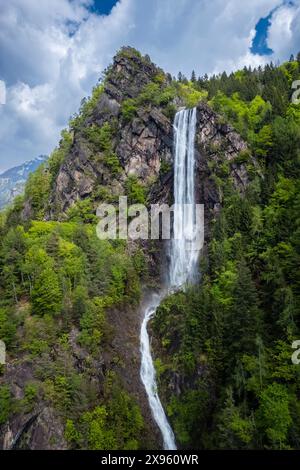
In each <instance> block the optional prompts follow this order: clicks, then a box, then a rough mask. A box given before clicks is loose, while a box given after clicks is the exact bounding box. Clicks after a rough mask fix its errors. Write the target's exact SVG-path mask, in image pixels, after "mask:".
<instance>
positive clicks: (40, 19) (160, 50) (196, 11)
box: [0, 0, 300, 170]
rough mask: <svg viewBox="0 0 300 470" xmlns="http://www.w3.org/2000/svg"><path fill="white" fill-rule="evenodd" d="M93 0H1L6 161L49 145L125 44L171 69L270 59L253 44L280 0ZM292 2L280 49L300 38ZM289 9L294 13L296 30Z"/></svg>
mask: <svg viewBox="0 0 300 470" xmlns="http://www.w3.org/2000/svg"><path fill="white" fill-rule="evenodd" d="M91 1H92V0H73V1H72V2H70V1H69V0H39V1H36V0H10V1H9V2H7V1H6V0H0V49H1V50H0V79H3V80H5V81H6V83H7V104H6V105H5V106H1V107H0V168H1V169H2V170H3V169H5V168H8V167H10V166H12V165H14V164H16V163H19V162H20V161H23V160H27V159H30V158H33V157H35V156H36V155H38V154H40V153H49V152H50V151H51V149H52V148H53V147H54V146H55V145H56V143H57V142H58V139H59V132H60V130H61V129H62V128H63V127H65V126H66V124H67V121H68V118H69V116H70V115H71V114H73V113H74V112H75V111H77V110H78V107H79V104H80V101H81V98H82V97H84V96H87V95H88V94H90V91H91V88H92V86H93V85H94V84H95V83H96V82H97V79H98V78H99V76H100V73H101V71H102V70H103V69H104V68H105V67H106V66H107V65H108V64H109V63H110V62H111V60H112V56H113V54H114V53H115V51H116V50H117V49H118V48H119V47H121V46H122V45H133V46H135V47H137V48H138V49H140V50H141V51H142V52H143V53H148V54H149V55H150V56H151V58H152V60H154V62H156V63H157V64H158V65H160V66H162V67H163V68H165V69H166V70H167V71H170V72H171V73H172V74H177V72H178V71H179V70H181V71H182V72H184V73H185V74H187V75H189V74H190V73H191V70H192V69H195V70H196V72H197V74H204V73H205V72H207V73H213V72H220V71H223V70H224V69H225V70H227V71H230V70H234V69H237V68H240V67H243V66H244V65H252V66H255V65H259V64H261V63H264V61H265V60H266V59H265V58H264V57H260V56H257V55H253V54H251V53H250V51H249V47H250V46H251V42H252V38H253V36H254V34H255V31H254V28H255V25H256V23H257V22H258V20H259V19H260V18H261V17H265V16H266V15H268V13H269V12H270V11H271V10H272V9H273V8H274V7H276V6H278V5H280V3H281V1H280V0H243V2H241V0H227V1H225V2H224V0H151V1H148V0H121V1H120V3H118V4H117V5H116V6H115V7H114V8H113V10H112V12H111V14H110V15H108V16H99V15H96V14H92V13H91V12H90V11H89V10H88V8H87V6H88V5H89V4H91ZM290 10H291V9H290V7H286V6H285V7H282V8H279V9H278V10H277V12H276V15H275V14H274V18H273V22H272V26H271V29H270V35H269V46H270V47H272V48H273V49H274V50H275V55H276V54H277V51H278V54H279V57H280V58H281V57H282V56H283V55H285V57H284V58H286V56H288V54H287V52H289V51H290V48H291V46H292V44H293V43H295V37H297V38H298V40H299V24H300V22H299V17H298V23H297V15H296V13H295V11H294V10H293V12H292V13H291V11H290ZM280 15H281V16H280ZM284 15H290V16H289V23H288V24H289V31H290V32H289V34H288V35H287V34H286V31H285V26H282V25H284V24H287V19H286V18H287V16H286V17H285V19H284ZM280 31H281V32H280ZM284 31H285V32H284ZM276 34H277V35H276ZM298 43H299V41H298ZM289 53H290V52H289Z"/></svg>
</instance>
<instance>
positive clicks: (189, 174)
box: [140, 108, 200, 450]
mask: <svg viewBox="0 0 300 470" xmlns="http://www.w3.org/2000/svg"><path fill="white" fill-rule="evenodd" d="M195 128H196V108H193V109H183V110H181V111H179V112H177V113H176V115H175V120H174V204H175V210H174V223H173V238H172V240H171V242H170V253H169V254H170V263H169V268H168V282H167V286H166V288H165V290H162V291H161V292H160V293H157V294H156V293H153V294H152V296H151V298H150V300H149V301H148V304H147V306H146V307H145V310H144V318H143V321H142V326H141V333H140V351H141V370H140V376H141V380H142V383H143V384H144V387H145V390H146V393H147V397H148V401H149V405H150V408H151V412H152V415H153V418H154V420H155V422H156V424H157V426H158V427H159V429H160V432H161V434H162V438H163V446H164V449H165V450H176V449H177V447H176V442H175V436H174V433H173V430H172V428H171V426H170V424H169V422H168V419H167V416H166V414H165V411H164V409H163V406H162V404H161V401H160V398H159V396H158V391H157V382H156V374H155V368H154V364H153V359H152V356H151V345H150V339H149V335H148V331H147V325H148V322H149V320H150V319H151V318H152V317H153V316H154V315H155V312H156V309H157V307H158V306H159V305H160V303H161V302H162V300H163V299H164V298H165V297H166V295H168V294H169V293H171V292H172V291H176V290H179V289H184V286H185V284H186V283H193V282H194V280H195V276H196V274H197V261H198V257H199V251H200V248H199V249H197V248H195V247H194V248H193V249H191V245H190V242H191V240H193V239H194V233H195V232H194V230H195V207H196V204H195V176H194V173H195V171H194V169H195V155H194V148H195Z"/></svg>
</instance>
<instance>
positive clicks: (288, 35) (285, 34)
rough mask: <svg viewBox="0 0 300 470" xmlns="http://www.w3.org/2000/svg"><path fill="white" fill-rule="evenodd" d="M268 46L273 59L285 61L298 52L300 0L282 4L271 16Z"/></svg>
mask: <svg viewBox="0 0 300 470" xmlns="http://www.w3.org/2000/svg"><path fill="white" fill-rule="evenodd" d="M268 46H269V47H270V48H271V49H273V51H274V52H275V54H274V58H276V59H277V60H279V61H283V60H287V59H288V58H289V55H290V54H292V53H294V54H297V53H298V52H299V50H300V0H294V1H293V2H288V3H284V4H282V5H281V6H280V7H279V8H278V9H276V11H275V12H274V13H273V15H272V20H271V26H270V28H269V33H268Z"/></svg>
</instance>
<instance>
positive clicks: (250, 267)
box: [0, 50, 300, 450]
mask: <svg viewBox="0 0 300 470" xmlns="http://www.w3.org/2000/svg"><path fill="white" fill-rule="evenodd" d="M123 54H126V50H124V51H123ZM136 54H139V53H138V52H137V51H136ZM129 60H130V58H129ZM110 73H111V68H108V69H107V70H106V72H105V74H104V78H103V81H102V82H101V83H100V84H98V85H97V86H96V87H95V88H94V90H93V93H92V96H91V97H90V98H88V99H86V100H84V101H83V102H82V105H81V108H80V111H79V113H78V114H77V115H75V116H73V117H72V118H71V120H70V123H69V127H68V128H67V129H65V130H64V131H63V132H62V137H61V141H60V144H59V146H58V147H57V148H56V149H55V150H54V151H53V152H52V154H51V156H50V158H49V160H47V161H46V162H45V163H44V164H42V165H41V166H40V167H39V169H38V170H37V171H36V172H35V173H33V174H32V175H31V176H30V178H29V180H28V182H27V186H26V190H25V194H24V196H20V197H17V198H16V199H15V201H14V203H13V205H12V206H11V207H9V208H8V209H7V210H6V211H5V212H2V213H1V214H0V236H1V244H0V339H1V340H3V341H4V342H5V344H6V347H7V356H8V362H9V363H12V364H14V367H23V368H24V370H25V371H27V372H28V371H30V373H29V372H28V373H27V372H26V374H25V375H26V380H25V382H24V393H23V395H22V396H21V397H20V396H16V394H14V393H13V392H12V389H11V386H10V382H9V381H6V377H7V376H6V375H5V374H6V367H7V366H5V365H2V366H0V427H1V425H5V423H7V422H8V421H9V420H10V419H11V418H12V417H14V416H16V415H18V414H20V413H23V414H24V413H25V415H27V416H30V413H32V411H33V410H34V407H35V404H36V403H37V402H39V403H42V404H43V406H44V405H45V406H46V404H47V406H51V407H52V408H53V409H54V410H55V413H56V416H57V417H58V419H59V420H60V422H61V423H62V426H63V431H62V435H63V440H64V442H65V443H66V446H67V447H68V448H71V449H92V450H95V449H109V450H110V449H119V450H127V449H143V448H151V447H152V448H153V445H155V444H154V442H153V439H154V438H153V436H152V437H151V435H150V434H151V433H149V429H148V431H145V430H146V429H147V426H148V425H147V422H146V421H145V417H144V415H143V413H142V409H141V406H142V405H141V403H140V402H139V400H138V399H137V393H138V392H136V393H135V392H134V391H133V390H132V389H129V388H128V387H126V386H125V385H124V379H123V376H122V373H119V371H120V370H121V369H122V365H120V364H121V361H122V357H121V356H122V354H121V353H119V355H118V357H115V356H114V355H113V353H112V347H111V345H112V344H113V342H114V338H115V337H116V328H117V325H115V324H114V323H113V321H112V318H114V317H113V315H114V313H113V312H115V311H119V312H124V311H130V310H131V309H132V311H134V310H135V309H137V308H138V305H139V302H140V300H141V299H142V297H143V289H144V288H145V286H147V287H149V286H150V287H152V288H153V287H158V286H159V276H158V274H157V270H155V269H154V268H153V266H151V263H150V262H149V258H150V256H151V253H152V252H153V250H155V247H153V246H150V247H149V246H139V245H138V244H136V245H134V246H131V245H130V246H128V244H127V243H126V241H124V240H111V241H109V240H99V239H98V237H97V235H96V230H95V227H96V224H97V220H98V219H97V217H96V207H97V203H98V202H99V201H103V200H104V201H108V202H113V203H114V202H116V200H117V198H118V193H117V192H116V191H115V188H114V186H113V184H108V183H103V182H101V183H99V185H98V186H97V190H96V191H94V192H93V193H92V194H91V195H89V197H85V198H82V199H81V200H78V201H77V202H76V204H74V205H73V206H72V207H70V208H69V209H68V210H67V211H66V213H65V214H64V217H60V216H61V214H62V208H61V207H60V206H57V207H50V206H51V203H50V202H49V201H51V194H52V191H53V188H54V185H55V182H56V178H57V175H58V172H59V169H60V167H61V165H62V164H63V162H64V161H65V159H66V157H67V155H68V154H69V151H70V148H71V146H72V144H73V139H74V134H76V133H77V134H79V135H80V136H82V139H84V140H85V142H87V145H88V148H89V151H90V153H91V155H92V157H91V158H92V159H93V164H95V165H102V166H103V168H104V170H103V171H104V173H105V174H107V175H110V176H109V177H111V180H112V181H113V180H118V179H119V178H121V177H122V174H123V167H122V164H121V162H120V161H119V158H118V155H117V153H116V149H115V145H114V136H115V133H116V128H117V127H118V126H121V127H122V126H126V125H127V123H129V122H131V121H132V119H134V117H135V116H136V113H137V112H138V110H140V109H141V108H145V109H146V108H147V106H150V105H151V106H152V107H160V108H161V109H163V113H164V115H165V117H166V119H170V120H172V119H173V117H174V114H175V112H176V99H177V98H178V97H180V99H181V100H184V103H185V105H186V106H187V107H193V106H196V105H197V104H198V102H199V101H202V100H203V101H205V102H206V103H207V104H208V106H210V107H211V108H212V109H213V110H214V111H216V112H217V113H218V116H219V120H220V125H222V124H223V123H230V124H231V125H232V126H233V128H234V129H235V130H236V131H237V132H238V133H239V134H240V135H241V136H242V138H243V139H244V140H245V141H246V142H247V144H248V149H249V150H247V151H245V152H243V153H241V154H240V155H239V156H238V157H237V159H238V161H236V162H235V163H243V164H244V165H245V167H246V169H247V172H248V174H249V175H250V184H249V186H248V188H247V192H246V194H245V195H244V196H242V195H240V194H239V193H238V192H237V191H236V190H235V188H234V186H233V184H232V181H231V178H230V176H229V170H230V169H229V162H228V161H226V160H224V161H223V163H222V164H219V165H217V166H216V165H215V166H214V163H213V162H210V164H211V171H212V178H213V180H214V183H215V185H216V187H217V189H218V191H219V193H220V195H221V199H222V208H221V211H220V214H219V216H218V217H215V219H214V220H213V222H212V227H211V236H210V239H209V242H208V247H207V253H205V254H204V255H203V256H202V257H201V259H200V262H199V271H200V274H201V278H200V281H199V283H198V284H197V285H194V286H189V287H188V288H187V290H186V291H185V292H178V293H176V294H173V295H171V296H169V297H168V298H166V299H165V300H164V302H163V303H162V304H161V305H160V307H159V308H158V310H157V312H156V315H155V318H154V319H153V321H152V323H151V333H152V334H153V336H154V337H155V345H154V349H155V354H154V356H155V366H156V371H157V377H158V385H159V393H160V394H161V398H162V402H163V404H164V405H165V408H166V412H167V414H168V417H169V419H170V423H171V424H172V427H173V429H174V432H175V436H176V441H177V443H178V447H179V448H182V449H189V448H193V449H299V448H300V399H299V398H300V365H294V364H293V363H292V361H291V356H292V354H293V349H292V343H293V341H295V340H299V339H300V269H299V266H300V105H299V104H293V103H292V94H293V91H294V90H293V89H292V83H293V82H294V81H295V80H299V79H300V54H298V56H297V58H294V57H291V59H290V61H288V62H285V63H283V64H282V65H276V66H275V65H273V64H269V65H267V66H265V67H263V68H257V69H251V68H244V69H243V70H239V71H237V72H235V73H231V74H230V75H227V74H226V73H223V74H220V75H217V76H211V77H208V76H203V77H199V78H197V77H196V75H195V73H193V74H192V77H191V79H187V78H186V77H184V76H183V74H181V73H180V74H179V75H178V77H177V78H176V79H175V78H172V77H171V79H169V78H166V77H167V76H166V75H165V74H164V73H163V72H161V73H159V74H156V75H155V77H154V79H153V80H152V82H151V83H150V85H149V84H148V85H147V86H145V87H144V89H143V90H142V91H141V92H140V94H139V95H138V96H137V97H136V98H127V99H125V100H124V101H123V103H122V107H121V116H120V118H119V122H115V121H114V120H110V121H109V122H106V123H105V124H104V125H102V126H101V127H99V126H98V124H97V123H94V124H92V125H89V126H87V125H86V123H87V122H89V123H90V122H91V117H92V116H93V112H94V109H95V108H96V106H97V103H98V100H99V98H100V96H101V94H102V93H103V87H104V85H105V81H106V80H107V79H108V77H109V74H110ZM214 150H215V151H216V149H214ZM217 151H218V152H219V157H220V159H221V160H222V148H220V149H217ZM252 156H253V157H254V158H252ZM171 170H172V169H171V168H170V165H169V164H168V162H162V164H161V169H160V178H161V181H163V178H164V176H165V175H166V174H167V173H168V172H170V171H171ZM153 183H154V182H153ZM151 187H152V182H151V181H150V180H149V181H147V182H146V183H144V182H141V181H140V180H138V179H137V178H136V177H134V176H129V177H128V178H127V179H126V181H125V183H124V191H125V194H126V195H127V196H128V200H129V201H130V202H131V203H134V202H137V203H148V201H149V197H150V196H149V194H150V193H151ZM28 204H29V205H30V211H29V215H27V216H25V215H24V213H26V207H27V206H28ZM50 208H51V210H52V211H54V213H55V216H53V215H52V216H51V217H49V209H50ZM52 213H53V212H52ZM74 351H75V353H76V354H75V353H74ZM75 356H76V358H77V357H79V358H80V361H79V360H78V361H77V359H76V360H75V359H74V357H75ZM107 356H109V360H107ZM100 358H104V359H103V361H104V362H105V367H102V366H103V364H102V363H101V364H102V365H99V363H100V362H101V360H100ZM76 361H77V362H78V364H79V363H80V367H79V366H77V365H75V363H76V364H77V362H76ZM99 361H100V362H99ZM133 366H134V367H135V368H136V369H138V367H139V366H138V364H133ZM100 369H101V372H99V370H100ZM98 375H101V384H100V385H99V383H98V382H97V380H96V379H95V377H97V376H98ZM175 375H176V377H177V378H178V380H179V382H180V390H181V393H180V394H174V393H170V387H169V385H170V383H172V381H173V380H174V376H175ZM53 444H55V443H53ZM156 445H157V444H156Z"/></svg>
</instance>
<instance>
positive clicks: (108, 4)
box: [90, 0, 118, 15]
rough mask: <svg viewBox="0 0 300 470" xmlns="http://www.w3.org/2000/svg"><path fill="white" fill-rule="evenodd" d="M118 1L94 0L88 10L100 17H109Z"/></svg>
mask: <svg viewBox="0 0 300 470" xmlns="http://www.w3.org/2000/svg"><path fill="white" fill-rule="evenodd" d="M116 3H118V0H94V2H93V5H92V6H91V7H90V10H91V11H93V12H95V13H98V14H100V15H109V13H110V12H111V10H112V8H113V7H114V6H115V4H116Z"/></svg>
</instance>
